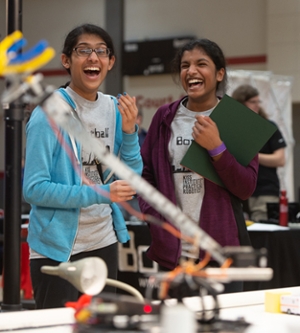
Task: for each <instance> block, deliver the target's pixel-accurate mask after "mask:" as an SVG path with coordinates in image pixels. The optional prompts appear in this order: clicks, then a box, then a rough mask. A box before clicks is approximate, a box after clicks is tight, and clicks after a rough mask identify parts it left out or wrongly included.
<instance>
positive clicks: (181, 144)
mask: <svg viewBox="0 0 300 333" xmlns="http://www.w3.org/2000/svg"><path fill="white" fill-rule="evenodd" d="M185 101H186V99H185V100H183V101H182V102H181V103H180V106H179V108H178V110H177V112H176V115H175V117H174V120H173V122H172V124H171V139H170V142H169V155H170V163H171V165H172V169H173V179H174V184H175V194H176V200H177V205H178V206H179V207H180V208H181V210H182V211H183V212H184V213H185V214H186V215H188V216H189V217H190V218H191V219H192V220H193V221H195V223H197V224H198V223H199V219H200V211H201V206H202V201H203V197H204V193H205V188H204V178H203V177H202V176H200V175H198V174H197V173H195V172H192V171H190V170H188V169H186V168H185V167H183V166H182V165H180V162H181V160H182V158H183V156H184V155H185V153H186V151H187V150H188V148H189V146H190V145H191V143H192V141H193V137H192V131H193V130H192V128H193V126H194V123H195V121H196V118H195V117H196V116H197V115H202V116H209V115H210V114H211V112H212V111H213V109H214V108H213V109H210V110H207V111H203V112H194V111H190V110H188V109H187V108H186V107H185V106H184V103H185ZM191 247H192V245H190V244H189V243H187V242H185V241H182V255H183V256H188V257H197V255H198V253H197V254H196V255H193V254H191V253H189V251H190V249H191Z"/></svg>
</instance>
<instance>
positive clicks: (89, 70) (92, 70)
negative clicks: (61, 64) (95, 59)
mask: <svg viewBox="0 0 300 333" xmlns="http://www.w3.org/2000/svg"><path fill="white" fill-rule="evenodd" d="M84 73H85V74H87V75H88V76H98V75H99V74H100V69H99V68H98V67H86V68H85V69H84Z"/></svg>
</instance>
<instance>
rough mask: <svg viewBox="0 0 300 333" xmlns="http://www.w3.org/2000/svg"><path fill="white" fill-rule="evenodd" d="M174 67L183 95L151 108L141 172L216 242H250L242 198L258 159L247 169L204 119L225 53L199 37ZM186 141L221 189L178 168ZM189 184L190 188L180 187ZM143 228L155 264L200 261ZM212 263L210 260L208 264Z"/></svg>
mask: <svg viewBox="0 0 300 333" xmlns="http://www.w3.org/2000/svg"><path fill="white" fill-rule="evenodd" d="M173 66H174V73H175V75H176V77H178V78H179V81H180V83H181V85H182V87H183V89H184V90H185V92H186V96H185V97H183V98H181V99H180V100H177V101H174V102H172V103H170V104H166V105H163V106H161V107H160V108H159V109H158V110H157V112H156V113H155V115H154V117H153V119H152V122H151V125H150V127H149V129H148V133H147V136H146V139H145V142H144V144H143V146H142V149H141V154H142V158H143V163H144V168H143V173H142V176H143V178H144V179H146V180H147V181H148V182H149V183H150V184H151V185H153V186H154V187H155V188H156V189H158V190H159V191H160V192H161V193H162V194H163V195H165V196H166V197H167V198H168V199H169V200H170V201H172V202H173V203H174V204H176V205H178V206H179V207H180V208H181V209H182V211H183V212H184V213H185V214H187V215H188V216H189V217H190V218H191V219H192V220H194V221H195V223H197V224H198V225H199V226H200V227H201V228H202V229H203V230H204V231H205V232H207V233H208V234H209V235H210V236H211V237H212V238H214V239H215V240H216V241H217V242H218V243H219V244H220V245H221V246H229V245H231V246H239V245H249V244H250V239H249V235H248V232H247V229H246V224H245V219H244V216H243V210H242V204H241V201H242V200H246V199H247V198H248V197H250V196H251V195H252V193H253V191H254V189H255V186H256V180H257V170H258V158H257V156H255V157H254V158H253V160H252V161H251V162H250V163H249V165H248V166H246V167H244V166H242V165H241V164H239V163H238V162H237V161H236V159H235V158H234V157H233V156H232V155H231V154H230V152H229V151H228V150H227V149H226V143H224V142H223V141H222V139H221V138H220V135H219V131H218V127H217V125H216V123H215V122H214V121H213V120H212V119H211V118H210V117H209V115H210V114H211V112H212V111H213V110H214V108H215V107H216V106H217V104H218V103H219V100H220V99H219V97H218V93H217V92H221V93H224V92H225V88H226V81H227V73H226V62H225V57H224V54H223V51H222V50H221V48H220V47H219V46H218V45H217V44H216V43H215V42H213V41H210V40H208V39H197V40H194V41H191V42H189V43H187V44H186V45H184V46H183V48H182V49H181V50H180V51H179V52H178V53H177V55H176V57H175V59H174V62H173ZM232 121H234V119H233V120H232ZM192 140H195V141H196V142H197V143H198V144H199V145H200V146H202V147H203V148H205V149H207V152H208V154H209V155H210V157H211V167H212V168H214V169H215V170H216V172H217V173H218V175H219V176H220V178H221V180H222V181H223V182H224V184H225V188H224V187H221V186H218V185H216V184H215V183H213V182H211V181H209V180H207V179H204V178H203V177H201V176H200V175H199V174H196V173H194V172H192V171H190V170H188V169H186V168H184V167H183V166H181V165H180V161H181V160H182V158H183V156H184V155H185V153H186V151H187V150H188V148H189V145H190V143H191V142H192ZM184 143H185V144H184ZM188 143H189V144H188ZM187 188H190V189H192V190H188V191H186V189H187ZM139 204H140V208H141V211H142V213H144V214H149V215H153V216H155V217H156V218H157V219H159V220H161V221H164V217H162V216H161V215H160V214H159V213H158V212H156V211H155V210H154V209H153V208H152V207H151V206H150V205H149V204H148V203H147V202H146V201H144V200H143V199H142V198H139ZM169 223H171V222H170V221H169ZM149 228H150V233H151V238H152V241H151V245H150V247H149V249H148V251H147V255H148V257H149V258H150V259H152V260H154V261H156V262H158V263H159V265H160V267H161V269H166V270H172V269H174V268H175V267H176V266H177V265H178V264H179V261H180V258H182V257H183V258H191V260H194V261H195V262H198V261H199V260H201V259H203V253H202V251H200V252H199V253H193V252H192V251H191V248H192V246H191V244H189V243H186V242H184V241H182V240H181V239H179V238H176V237H175V236H173V235H172V234H170V233H169V232H168V231H166V230H164V229H162V228H161V227H160V226H158V225H156V224H151V223H149ZM216 264H217V263H215V262H214V261H213V260H211V262H210V265H212V266H213V265H216ZM242 288H243V284H242V283H232V284H228V285H227V287H226V289H225V292H230V291H231V292H233V291H241V290H242Z"/></svg>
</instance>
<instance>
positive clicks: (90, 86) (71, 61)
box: [61, 34, 115, 101]
mask: <svg viewBox="0 0 300 333" xmlns="http://www.w3.org/2000/svg"><path fill="white" fill-rule="evenodd" d="M79 46H80V47H86V48H92V49H96V48H104V47H106V43H105V42H104V41H103V39H101V38H100V37H99V36H97V35H93V34H82V35H81V36H80V37H79V38H78V40H77V43H76V45H75V47H79ZM61 60H62V64H63V66H64V67H65V68H67V69H69V70H70V72H71V82H70V88H72V89H73V90H74V91H75V92H76V93H77V94H79V95H80V96H82V97H84V98H86V99H88V100H91V101H94V100H95V99H96V96H97V91H98V88H99V87H100V85H101V84H102V82H103V81H104V79H105V77H106V75H107V72H108V71H109V70H110V69H111V68H112V67H113V65H114V62H115V57H111V58H109V57H108V56H106V57H98V56H97V55H96V53H95V52H92V53H91V54H90V55H88V56H83V57H82V56H78V54H77V53H76V52H75V51H73V52H72V54H71V57H68V56H66V55H65V54H62V56H61Z"/></svg>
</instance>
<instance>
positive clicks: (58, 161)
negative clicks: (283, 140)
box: [23, 89, 143, 261]
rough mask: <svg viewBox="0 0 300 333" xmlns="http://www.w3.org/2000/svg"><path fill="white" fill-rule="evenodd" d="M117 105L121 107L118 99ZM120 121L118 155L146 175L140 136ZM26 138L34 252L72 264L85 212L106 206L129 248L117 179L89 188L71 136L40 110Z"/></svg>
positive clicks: (26, 176) (30, 240)
mask: <svg viewBox="0 0 300 333" xmlns="http://www.w3.org/2000/svg"><path fill="white" fill-rule="evenodd" d="M59 92H60V93H61V94H62V95H63V96H64V98H65V99H66V100H67V102H68V103H69V104H70V105H71V106H72V107H73V108H75V103H74V102H73V101H72V99H71V98H70V97H69V95H68V94H67V93H66V91H65V90H64V89H60V90H59ZM112 99H114V102H115V103H116V101H115V98H113V97H112ZM116 115H117V116H116V131H115V132H116V140H115V147H114V153H115V154H116V155H118V154H119V156H120V159H121V160H123V161H124V162H125V163H126V164H127V166H129V167H130V168H131V169H132V170H133V171H135V172H137V173H139V174H141V172H142V167H143V166H142V160H141V156H140V148H139V143H138V134H137V130H136V132H135V133H133V134H126V133H124V132H123V131H122V118H121V115H120V113H119V110H118V109H117V108H116ZM26 135H27V143H26V158H25V161H26V163H25V169H24V183H23V194H24V198H25V200H26V201H27V202H29V203H30V204H31V212H30V223H29V228H28V243H29V246H30V247H31V248H32V249H33V250H34V251H36V252H38V253H39V254H41V255H43V256H45V257H47V258H50V259H53V260H57V261H67V260H68V259H69V257H70V255H71V252H72V248H73V243H74V240H75V236H76V233H77V228H78V221H79V213H80V208H82V207H88V206H90V205H93V204H102V203H104V204H111V207H112V211H113V213H112V217H113V223H114V229H115V231H116V234H117V238H118V240H119V241H120V242H122V243H124V242H127V241H128V240H129V234H128V232H127V228H126V225H125V221H124V219H123V216H122V213H121V212H120V210H119V208H118V206H117V205H116V204H114V203H112V202H111V201H110V199H109V195H108V194H109V191H110V188H109V183H111V182H112V181H114V180H115V177H114V176H113V177H112V178H111V179H110V180H109V181H108V184H105V185H93V186H86V185H83V184H82V179H81V165H78V164H77V168H74V167H73V165H76V161H75V156H74V152H73V149H72V144H71V140H70V137H69V135H68V134H67V133H66V132H65V131H63V130H62V129H61V128H59V127H58V126H56V124H54V123H53V122H52V121H51V120H50V121H49V120H48V118H47V116H46V114H45V113H44V111H43V110H42V108H41V107H40V106H38V107H36V108H35V110H34V111H33V113H32V115H31V117H30V121H29V122H28V123H27V126H26ZM58 139H59V140H58ZM76 147H77V153H78V159H79V161H81V146H80V144H79V143H78V142H76ZM108 172H109V170H107V171H106V173H108ZM105 176H106V174H105V175H104V178H105Z"/></svg>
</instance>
